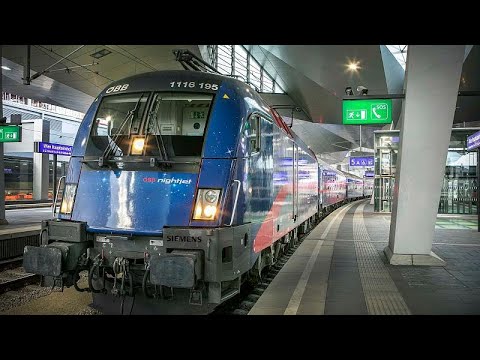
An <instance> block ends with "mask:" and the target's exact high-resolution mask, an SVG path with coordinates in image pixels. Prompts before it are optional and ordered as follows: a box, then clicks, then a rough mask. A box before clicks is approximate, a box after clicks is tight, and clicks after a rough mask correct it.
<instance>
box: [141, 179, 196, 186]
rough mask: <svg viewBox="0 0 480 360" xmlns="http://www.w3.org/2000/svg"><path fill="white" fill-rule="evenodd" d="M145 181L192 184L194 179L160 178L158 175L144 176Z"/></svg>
mask: <svg viewBox="0 0 480 360" xmlns="http://www.w3.org/2000/svg"><path fill="white" fill-rule="evenodd" d="M143 182H146V183H162V184H165V185H170V184H186V185H188V184H191V183H192V179H180V178H174V177H172V178H161V179H158V178H156V177H144V178H143Z"/></svg>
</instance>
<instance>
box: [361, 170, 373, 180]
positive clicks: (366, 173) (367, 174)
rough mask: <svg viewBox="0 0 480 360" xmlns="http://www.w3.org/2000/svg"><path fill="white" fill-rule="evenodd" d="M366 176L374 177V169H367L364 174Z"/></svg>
mask: <svg viewBox="0 0 480 360" xmlns="http://www.w3.org/2000/svg"><path fill="white" fill-rule="evenodd" d="M364 176H365V177H366V178H373V177H375V172H374V171H372V170H367V171H365V175H364Z"/></svg>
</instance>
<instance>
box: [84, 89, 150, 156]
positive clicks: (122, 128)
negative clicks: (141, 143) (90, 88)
mask: <svg viewBox="0 0 480 360" xmlns="http://www.w3.org/2000/svg"><path fill="white" fill-rule="evenodd" d="M147 99H148V93H136V94H120V95H112V96H106V97H104V98H103V100H102V103H101V104H100V106H99V108H98V111H97V115H96V118H95V121H94V123H93V128H92V132H91V136H90V140H89V144H88V146H87V151H86V155H96V156H98V155H101V154H102V153H103V152H104V151H105V149H106V148H107V145H108V143H109V142H110V141H111V140H112V137H115V138H116V141H115V147H116V150H117V153H116V154H115V155H117V156H122V155H127V154H128V149H129V145H130V141H129V136H130V135H131V134H138V133H139V132H140V125H141V121H142V117H143V113H144V111H145V106H146V104H147ZM129 115H130V116H129Z"/></svg>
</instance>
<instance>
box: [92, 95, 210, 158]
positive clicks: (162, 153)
mask: <svg viewBox="0 0 480 360" xmlns="http://www.w3.org/2000/svg"><path fill="white" fill-rule="evenodd" d="M148 95H149V94H148V93H137V94H121V95H113V96H108V97H105V98H104V99H103V100H102V103H101V104H100V106H99V109H98V111H97V115H96V118H95V122H94V124H93V127H92V132H91V136H90V139H89V143H88V146H87V151H86V155H87V156H111V155H113V156H126V155H143V156H158V157H160V158H162V159H163V160H169V159H170V158H171V157H176V156H201V154H202V147H203V140H204V134H205V129H206V125H207V120H208V117H209V112H210V108H211V104H212V100H213V95H210V94H191V93H156V94H154V96H153V98H152V101H151V102H150V105H149V109H148V111H146V104H147V98H148ZM139 137H140V138H144V140H142V145H141V148H140V151H139V152H138V153H135V154H134V153H132V144H133V141H134V140H135V139H136V138H139ZM143 141H144V142H143Z"/></svg>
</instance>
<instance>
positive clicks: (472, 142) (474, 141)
mask: <svg viewBox="0 0 480 360" xmlns="http://www.w3.org/2000/svg"><path fill="white" fill-rule="evenodd" d="M478 147H480V131H477V132H476V133H475V134H472V135H470V136H469V137H467V150H468V151H470V150H473V149H476V148H478Z"/></svg>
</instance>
